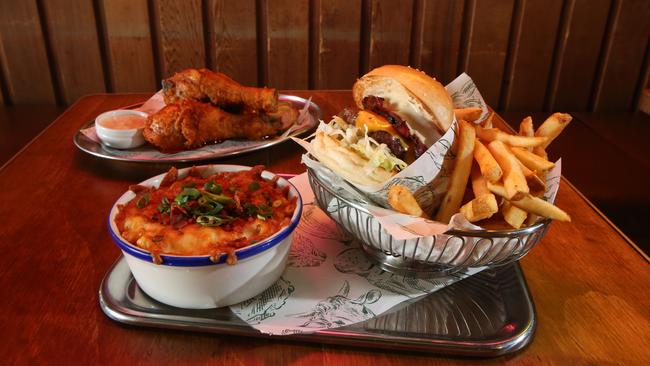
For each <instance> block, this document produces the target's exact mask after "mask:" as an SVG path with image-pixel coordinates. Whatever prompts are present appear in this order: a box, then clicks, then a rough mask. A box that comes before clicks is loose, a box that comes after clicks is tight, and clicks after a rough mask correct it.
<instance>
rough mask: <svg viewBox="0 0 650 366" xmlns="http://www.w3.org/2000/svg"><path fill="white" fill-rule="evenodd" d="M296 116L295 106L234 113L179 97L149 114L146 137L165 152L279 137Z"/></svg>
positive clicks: (145, 131) (145, 129) (145, 130)
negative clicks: (268, 112) (234, 140)
mask: <svg viewBox="0 0 650 366" xmlns="http://www.w3.org/2000/svg"><path fill="white" fill-rule="evenodd" d="M280 112H282V113H280ZM295 118H297V111H295V110H294V109H292V108H280V110H278V111H277V112H275V113H274V114H267V115H264V114H256V113H243V114H232V113H228V112H226V111H224V110H222V109H220V108H219V107H215V106H213V105H212V104H210V103H201V102H196V101H193V100H180V101H178V102H176V103H172V104H168V105H167V106H165V107H164V108H163V109H161V110H160V111H158V112H157V113H155V114H153V115H150V116H149V118H148V119H147V123H146V125H145V128H144V137H145V139H146V140H147V141H148V142H149V143H151V144H152V145H154V146H156V147H157V148H159V149H160V150H161V151H163V152H175V151H180V150H186V149H194V148H197V147H201V146H203V145H206V144H211V143H215V142H220V141H223V140H228V139H248V140H261V139H264V138H267V137H270V136H276V135H278V134H279V133H280V132H281V131H283V130H284V128H285V127H286V123H287V121H288V120H290V119H293V120H295Z"/></svg>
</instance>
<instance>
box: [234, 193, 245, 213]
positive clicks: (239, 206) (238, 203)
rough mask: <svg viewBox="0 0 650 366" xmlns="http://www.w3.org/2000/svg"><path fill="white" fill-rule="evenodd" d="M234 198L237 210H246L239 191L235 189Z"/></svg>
mask: <svg viewBox="0 0 650 366" xmlns="http://www.w3.org/2000/svg"><path fill="white" fill-rule="evenodd" d="M233 200H234V201H235V210H237V212H239V213H241V212H244V209H243V208H242V207H241V200H240V198H239V191H235V194H234V196H233Z"/></svg>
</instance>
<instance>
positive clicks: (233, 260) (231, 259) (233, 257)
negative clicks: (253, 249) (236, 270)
mask: <svg viewBox="0 0 650 366" xmlns="http://www.w3.org/2000/svg"><path fill="white" fill-rule="evenodd" d="M226 253H227V254H228V258H226V263H228V264H229V265H231V266H232V265H233V264H237V254H236V253H235V249H232V248H229V249H226Z"/></svg>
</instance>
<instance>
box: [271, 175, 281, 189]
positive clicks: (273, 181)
mask: <svg viewBox="0 0 650 366" xmlns="http://www.w3.org/2000/svg"><path fill="white" fill-rule="evenodd" d="M278 179H280V176H279V175H276V176H274V177H273V178H271V183H273V186H274V187H276V186H277V185H278Z"/></svg>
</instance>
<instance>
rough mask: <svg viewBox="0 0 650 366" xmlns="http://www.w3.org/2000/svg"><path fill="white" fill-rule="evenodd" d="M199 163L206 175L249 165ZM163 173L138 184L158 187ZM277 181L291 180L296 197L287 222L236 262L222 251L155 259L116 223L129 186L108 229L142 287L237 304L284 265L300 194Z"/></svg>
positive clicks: (187, 301) (193, 303) (183, 301)
mask: <svg viewBox="0 0 650 366" xmlns="http://www.w3.org/2000/svg"><path fill="white" fill-rule="evenodd" d="M197 168H198V169H199V170H200V171H201V172H202V173H203V175H204V176H207V175H210V174H213V173H215V172H233V171H241V170H248V169H250V167H245V166H238V165H205V166H199V167H197ZM189 169H190V168H186V169H180V170H179V171H178V177H179V179H181V178H183V177H185V176H186V175H187V173H188V171H189ZM164 175H165V174H161V175H158V176H155V177H153V178H151V179H148V180H145V181H144V182H141V183H140V185H144V186H154V187H158V186H159V184H160V182H161V181H162V178H163V177H164ZM274 176H275V174H273V173H271V172H268V171H264V172H263V173H262V178H264V179H271V178H273V177H274ZM278 186H279V187H285V186H289V197H296V198H297V200H296V209H295V210H294V213H293V216H292V218H291V222H290V223H289V225H287V226H285V227H283V228H282V229H280V230H279V231H278V232H276V233H275V234H273V235H272V236H270V237H268V238H267V239H265V240H262V241H260V242H258V243H255V244H252V245H249V246H247V247H244V248H240V249H238V250H237V251H235V253H236V256H237V263H236V264H234V265H229V264H227V263H226V257H227V256H226V255H225V254H223V255H222V256H221V258H220V259H219V260H218V261H216V262H213V261H212V260H210V257H209V256H207V255H205V256H178V255H164V254H163V255H161V258H162V261H163V263H162V264H155V263H153V261H152V257H151V254H150V253H149V252H148V251H146V250H144V249H142V248H140V247H138V246H135V245H133V244H131V243H129V242H127V241H126V240H125V239H124V238H122V236H121V235H120V233H119V231H118V229H117V226H116V224H115V216H116V214H117V212H118V210H117V206H118V205H120V204H126V203H127V202H128V201H130V200H131V199H132V198H133V197H135V194H134V193H133V192H131V191H128V192H126V193H124V194H123V195H122V196H121V197H120V198H119V199H118V200H117V202H115V204H114V205H113V208H112V209H111V211H110V214H109V218H108V224H109V232H110V234H111V237H112V238H113V241H114V242H115V244H117V246H118V247H119V248H120V249H121V250H122V253H123V254H124V257H125V258H126V262H127V264H128V265H129V268H130V269H131V273H133V277H135V280H136V282H137V283H138V285H139V286H140V288H141V289H142V290H143V291H144V292H145V293H147V294H148V295H149V296H150V297H152V298H154V299H155V300H157V301H160V302H162V303H164V304H167V305H171V306H176V307H180V308H187V309H210V308H216V307H222V306H228V305H232V304H236V303H239V302H241V301H244V300H247V299H249V298H251V297H254V296H256V295H258V294H260V293H261V292H263V291H264V290H265V289H267V288H268V287H269V286H271V285H272V284H273V283H274V282H275V281H277V280H278V279H279V278H280V276H281V275H282V273H283V272H284V269H285V267H286V264H287V257H288V254H289V248H290V246H291V240H292V237H293V232H294V230H295V228H296V226H298V221H299V220H300V215H301V212H302V200H301V198H300V194H299V193H298V190H297V189H296V188H295V187H294V186H293V185H292V184H291V183H289V182H288V181H287V180H285V179H283V178H279V179H278Z"/></svg>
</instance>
